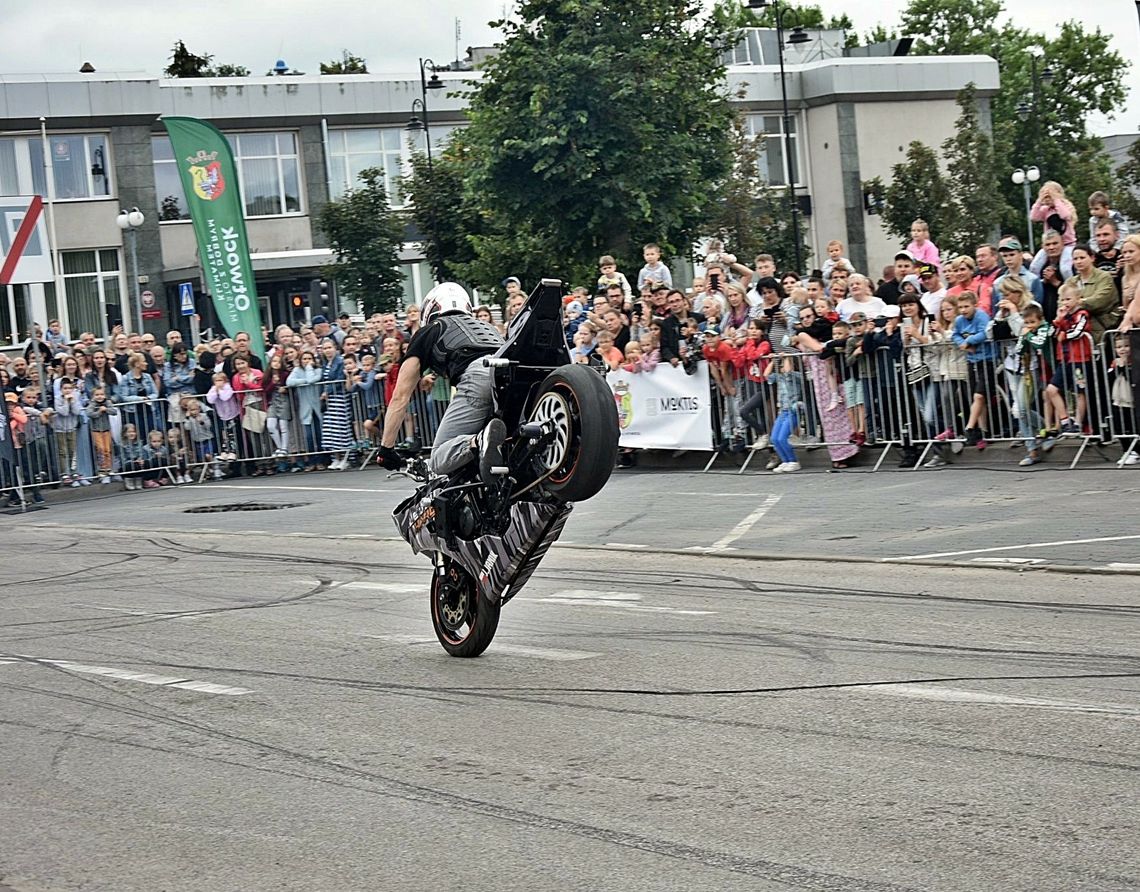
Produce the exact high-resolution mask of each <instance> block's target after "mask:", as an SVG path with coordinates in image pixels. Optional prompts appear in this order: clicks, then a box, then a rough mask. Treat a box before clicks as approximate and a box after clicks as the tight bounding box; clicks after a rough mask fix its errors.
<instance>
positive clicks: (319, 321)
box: [310, 316, 329, 325]
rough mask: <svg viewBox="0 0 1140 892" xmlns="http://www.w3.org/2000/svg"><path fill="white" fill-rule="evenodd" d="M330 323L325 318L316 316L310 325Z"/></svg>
mask: <svg viewBox="0 0 1140 892" xmlns="http://www.w3.org/2000/svg"><path fill="white" fill-rule="evenodd" d="M328 321H329V320H328V319H326V318H325V317H324V316H314V317H313V318H312V320H310V325H328Z"/></svg>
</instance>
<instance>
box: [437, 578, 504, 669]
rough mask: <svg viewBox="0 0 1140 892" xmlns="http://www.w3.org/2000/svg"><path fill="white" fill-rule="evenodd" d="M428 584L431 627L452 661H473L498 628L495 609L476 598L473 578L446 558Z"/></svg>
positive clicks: (495, 606) (497, 607)
mask: <svg viewBox="0 0 1140 892" xmlns="http://www.w3.org/2000/svg"><path fill="white" fill-rule="evenodd" d="M445 560H446V564H445V565H444V572H443V573H442V574H440V573H436V574H435V575H434V576H432V581H431V624H432V626H434V627H435V635H436V637H437V638H438V639H439V643H440V644H442V645H443V649H444V650H446V651H447V652H448V653H449V654H451V655H452V656H453V657H477V656H479V654H481V653H483V651H485V650H486V649H487V645H489V644H490V643H491V639H492V638H494V637H495V630H496V629H497V628H498V627H499V605H498V604H492V603H491V602H490V601H488V600H487V598H486V597H485V596H484V595H482V594H480V592H479V586H478V585H476V583H475V578H474V577H473V576H471V574H470V573H468V572H467V571H466V570H464V569H463V568H462V567H460V566H459V565H458V564H457V563H455V561H453V560H451V559H450V558H447V559H445Z"/></svg>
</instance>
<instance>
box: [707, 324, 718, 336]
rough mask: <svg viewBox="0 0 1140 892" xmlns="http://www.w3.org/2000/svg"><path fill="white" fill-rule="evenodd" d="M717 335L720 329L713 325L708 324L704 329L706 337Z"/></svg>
mask: <svg viewBox="0 0 1140 892" xmlns="http://www.w3.org/2000/svg"><path fill="white" fill-rule="evenodd" d="M719 336H720V329H719V328H717V327H716V326H715V325H710V326H709V327H708V328H706V329H705V337H706V338H714V337H719Z"/></svg>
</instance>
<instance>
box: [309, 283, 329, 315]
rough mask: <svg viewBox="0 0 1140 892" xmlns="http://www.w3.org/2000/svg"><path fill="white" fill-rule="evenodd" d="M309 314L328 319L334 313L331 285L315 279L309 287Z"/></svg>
mask: <svg viewBox="0 0 1140 892" xmlns="http://www.w3.org/2000/svg"><path fill="white" fill-rule="evenodd" d="M309 313H310V315H312V316H324V317H325V318H328V317H329V316H330V315H331V313H332V297H331V295H330V294H329V283H328V282H326V281H325V280H324V279H313V281H312V283H311V284H310V285H309Z"/></svg>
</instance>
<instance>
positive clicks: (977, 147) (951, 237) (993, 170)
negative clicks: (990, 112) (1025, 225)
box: [938, 83, 1004, 257]
mask: <svg viewBox="0 0 1140 892" xmlns="http://www.w3.org/2000/svg"><path fill="white" fill-rule="evenodd" d="M958 108H959V109H960V113H959V115H958V120H957V121H956V122H955V124H954V135H953V136H952V137H950V138H949V139H947V140H946V141H945V142H944V143H942V154H943V157H945V159H946V173H947V180H948V181H949V182H948V185H949V188H950V192H951V201H950V204H949V205H948V206H947V211H948V214H947V220H946V224H945V230H944V232H943V235H942V239H943V241H942V242H939V243H938V244H939V246H940V247H941V248H942V256H944V257H946V256H949V254H950V253H961V252H967V253H970V254H971V255H972V254H973V252H974V248H975V247H976V246H977V245H979V244H981V243H983V242H987V241H989V240H990V239H991V238H992V237H993V235H994V233H995V231H996V230H997V229H998V225H999V224H1000V222H1001V219H1002V212H1003V210H1004V207H1003V204H1004V203H1003V200H1002V197H1001V195H1000V194H999V193H998V191H997V190H995V189H994V183H995V182H997V181H1000V179H1001V172H1000V171H999V170H998V169H997V161H996V158H995V155H994V143H993V139H992V138H991V137H990V135H989V133H987V132H986V131H985V129H984V128H983V127H982V125H981V121H980V120H979V115H978V94H977V89H976V87H975V86H974V84H972V83H971V84H968V85H967V86H966V87H965V88H964V89H963V90H962V91H961V92H960V93H959V94H958Z"/></svg>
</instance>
